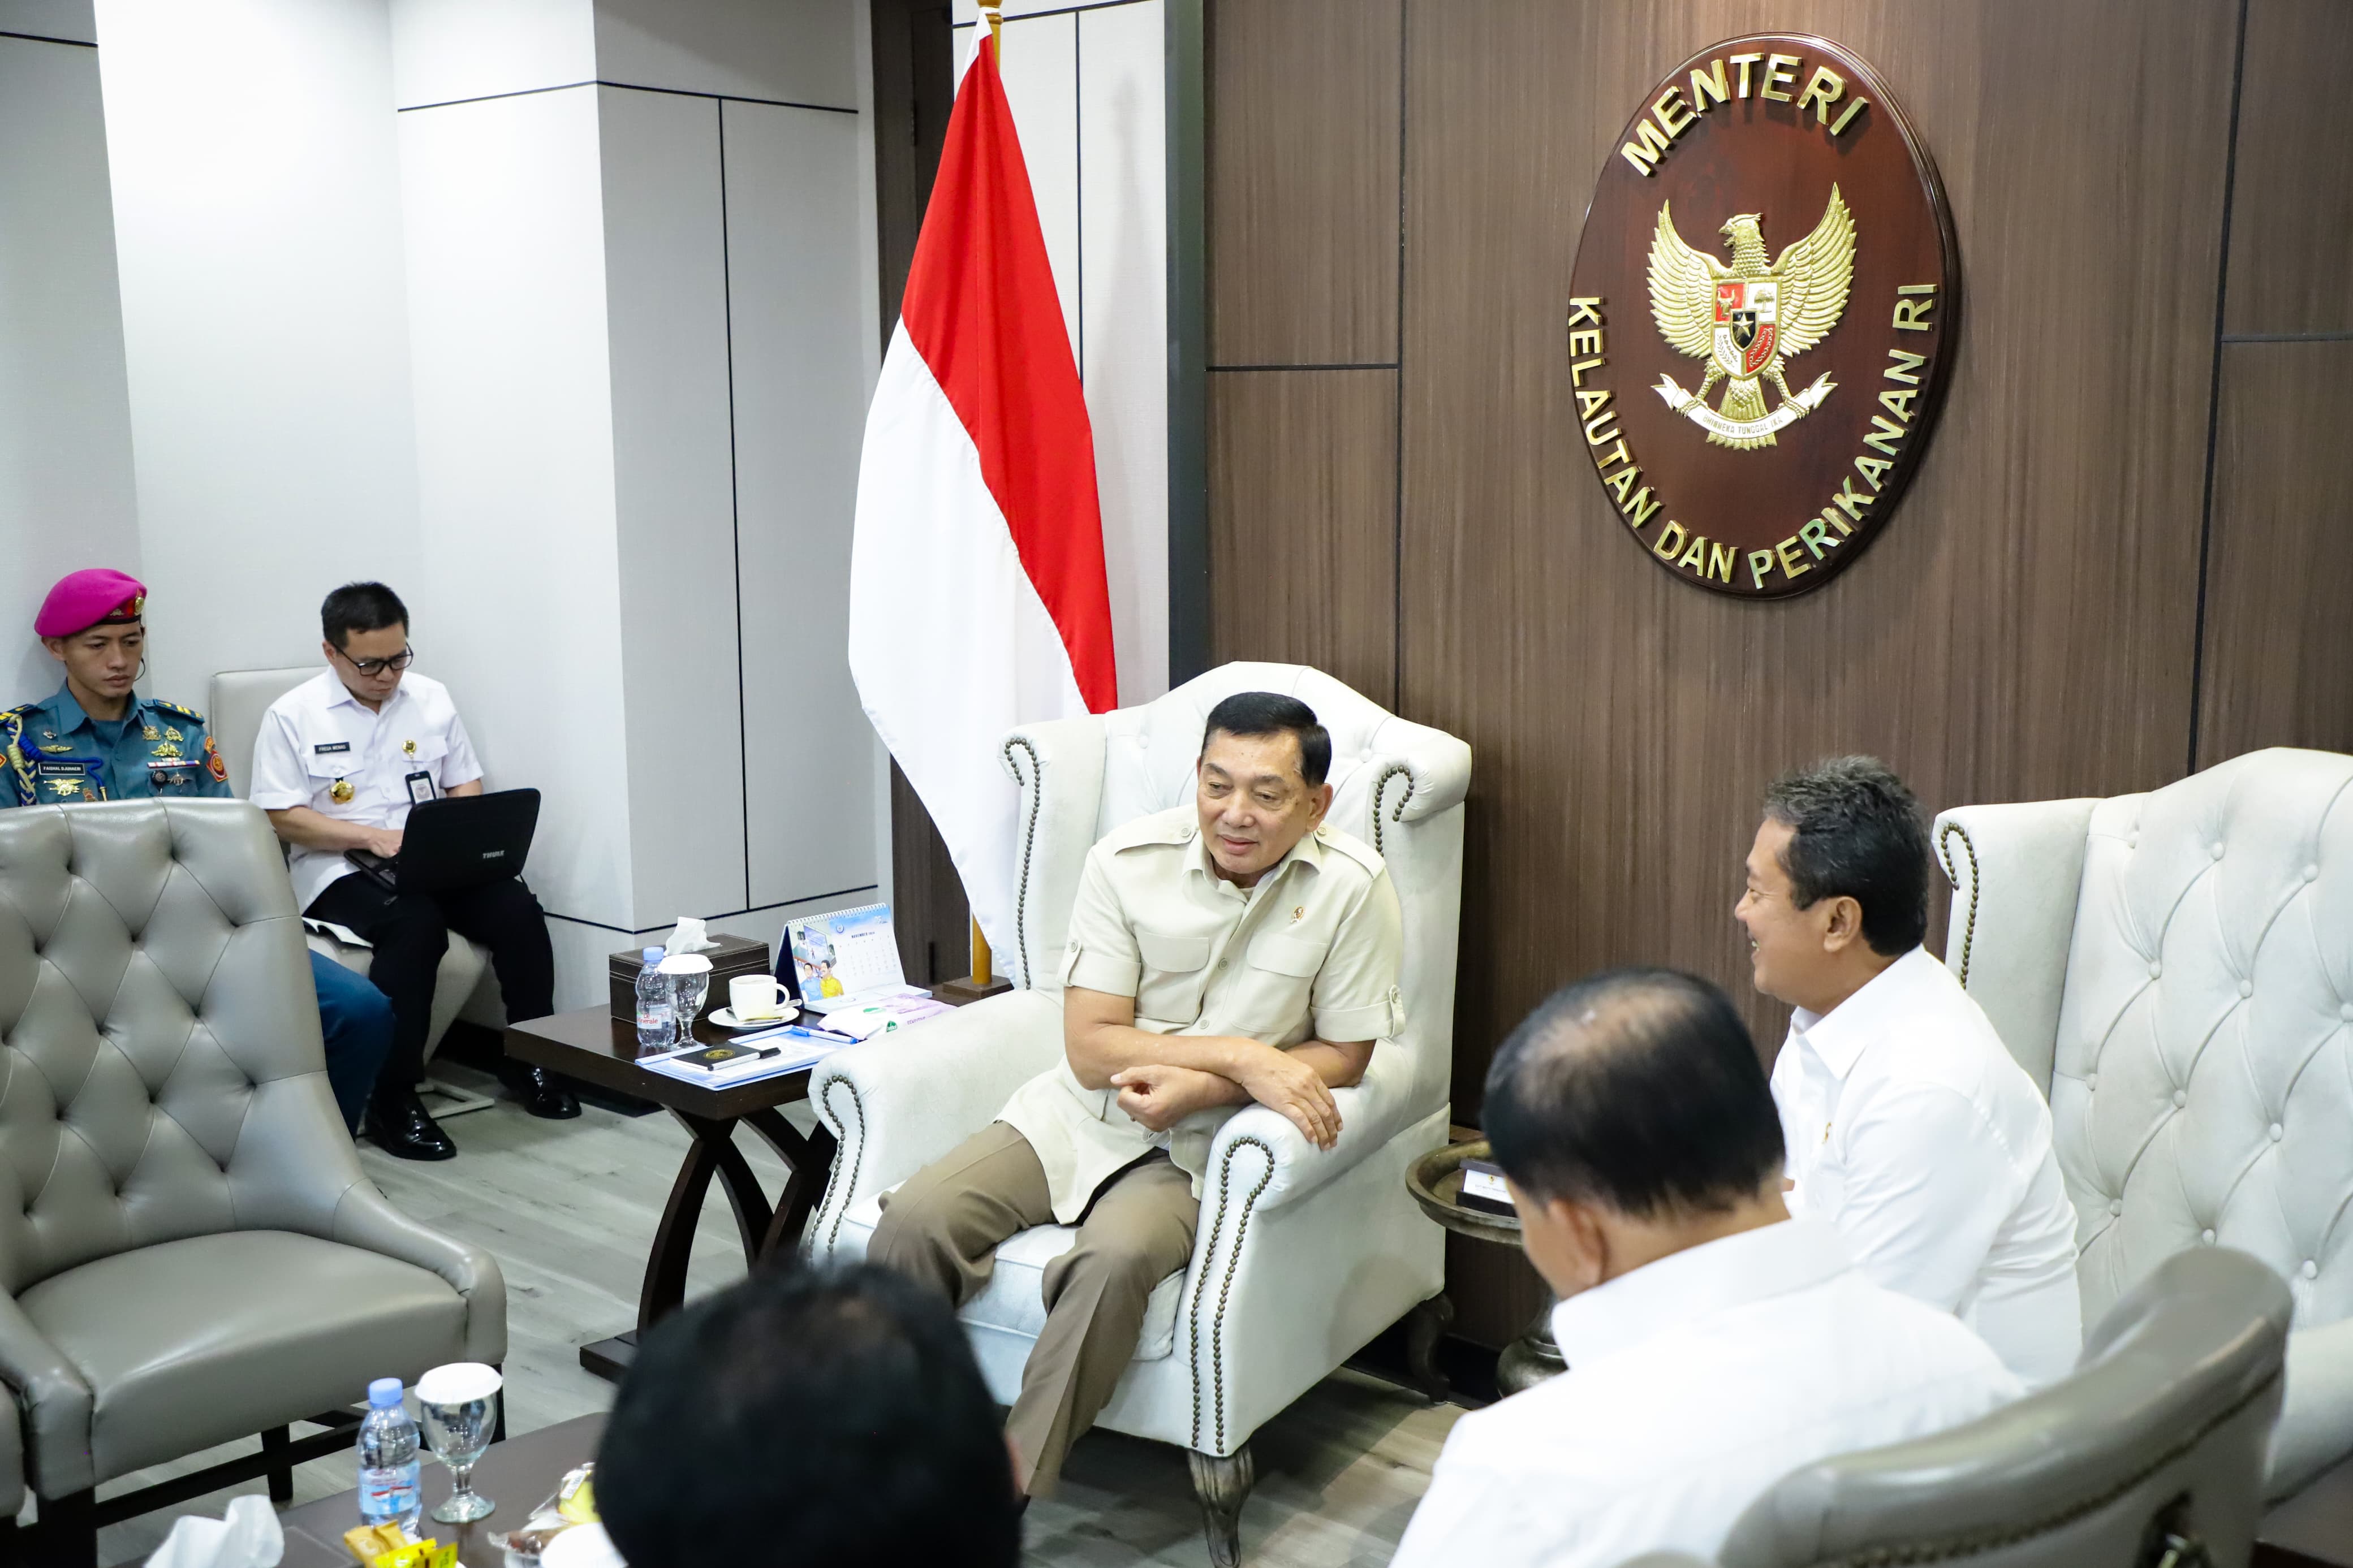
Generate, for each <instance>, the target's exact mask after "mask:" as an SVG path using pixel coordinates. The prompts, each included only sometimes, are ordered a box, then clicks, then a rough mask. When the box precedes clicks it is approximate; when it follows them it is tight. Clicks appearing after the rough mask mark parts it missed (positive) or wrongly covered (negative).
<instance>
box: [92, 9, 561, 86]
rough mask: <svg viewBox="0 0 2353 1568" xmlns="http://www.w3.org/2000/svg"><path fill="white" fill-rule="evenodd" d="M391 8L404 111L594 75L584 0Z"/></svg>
mask: <svg viewBox="0 0 2353 1568" xmlns="http://www.w3.org/2000/svg"><path fill="white" fill-rule="evenodd" d="M110 3H111V0H110ZM390 8H391V14H392V47H393V62H394V64H393V92H394V100H395V101H396V103H398V104H399V105H400V106H401V107H402V108H404V109H406V108H410V107H413V106H415V105H417V104H426V103H449V102H453V101H455V100H460V99H468V98H488V97H490V96H491V94H493V93H501V92H530V91H533V90H535V89H542V88H550V87H565V86H570V85H572V84H575V83H577V82H584V81H588V80H592V79H594V78H595V77H596V18H595V16H594V15H593V14H592V12H591V9H590V5H589V0H390Z"/></svg>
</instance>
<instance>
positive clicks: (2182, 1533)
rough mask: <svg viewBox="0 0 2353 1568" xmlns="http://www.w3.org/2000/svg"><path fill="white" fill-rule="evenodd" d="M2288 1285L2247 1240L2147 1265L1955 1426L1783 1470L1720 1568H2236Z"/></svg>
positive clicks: (2242, 1554)
mask: <svg viewBox="0 0 2353 1568" xmlns="http://www.w3.org/2000/svg"><path fill="white" fill-rule="evenodd" d="M2287 1324H2288V1292H2287V1287H2286V1285H2285V1284H2284V1283H2283V1282H2282V1281H2281V1279H2280V1278H2279V1276H2278V1275H2276V1274H2274V1273H2273V1272H2271V1271H2270V1270H2269V1269H2267V1268H2264V1267H2263V1264H2262V1263H2260V1262H2258V1261H2257V1260H2256V1259H2254V1258H2250V1257H2248V1256H2247V1255H2246V1254H2245V1253H2243V1252H2234V1251H2232V1250H2231V1249H2229V1248H2228V1247H2201V1248H2200V1249H2199V1250H2197V1251H2195V1252H2184V1253H2176V1254H2175V1255H2174V1256H2173V1257H2171V1258H2167V1259H2166V1260H2165V1261H2164V1262H2163V1263H2161V1264H2159V1265H2158V1267H2157V1268H2156V1269H2155V1270H2153V1271H2152V1272H2151V1273H2150V1274H2149V1275H2148V1277H2147V1279H2143V1280H2142V1281H2141V1282H2140V1283H2139V1285H2138V1286H2137V1287H2136V1288H2135V1289H2132V1290H2131V1291H2129V1292H2128V1293H2126V1295H2125V1296H2124V1297H2123V1298H2122V1299H2121V1300H2118V1301H2117V1302H2116V1305H2115V1306H2114V1307H2112V1308H2110V1309H2109V1310H2108V1312H2107V1314H2106V1315H2105V1317H2103V1318H2102V1319H2101V1320H2100V1322H2099V1324H2098V1326H2097V1327H2095V1328H2094V1330H2093V1331H2092V1333H2091V1337H2090V1339H2089V1341H2088V1342H2086V1343H2085V1344H2084V1355H2083V1359H2082V1360H2081V1361H2079V1362H2078V1363H2076V1365H2075V1370H2074V1372H2073V1373H2072V1374H2070V1375H2069V1376H2068V1377H2067V1378H2066V1379H2065V1381H2063V1382H2061V1383H2058V1384H2053V1385H2052V1386H2051V1387H2049V1388H2046V1389H2042V1390H2041V1391H2039V1392H2037V1393H2035V1394H2030V1395H2028V1396H2027V1397H2026V1398H2024V1399H2021V1400H2020V1401H2018V1402H2017V1403H2016V1404H2014V1405H2009V1406H2006V1407H2005V1408H2003V1409H2000V1410H1997V1411H1995V1412H1993V1413H1992V1414H1991V1415H1985V1416H1981V1417H1979V1418H1978V1420H1975V1421H1972V1422H1970V1423H1968V1425H1967V1426H1957V1427H1954V1428H1953V1429H1952V1430H1950V1431H1947V1432H1939V1433H1936V1435H1934V1436H1927V1437H1920V1438H1915V1439H1914V1440H1913V1441H1911V1442H1908V1443H1898V1444H1895V1445H1894V1446H1893V1447H1884V1448H1872V1449H1867V1450H1865V1451H1864V1452H1862V1453H1858V1454H1842V1455H1839V1456H1837V1457H1835V1458H1827V1459H1823V1460H1820V1461H1819V1462H1817V1463H1815V1464H1811V1465H1808V1466H1806V1467H1804V1468H1801V1469H1798V1470H1795V1471H1793V1472H1791V1473H1790V1474H1788V1475H1787V1476H1785V1477H1783V1478H1782V1479H1780V1480H1778V1481H1776V1482H1775V1483H1774V1484H1773V1485H1772V1486H1771V1487H1770V1488H1768V1489H1767V1490H1766V1492H1765V1495H1764V1496H1762V1497H1760V1498H1758V1499H1757V1500H1756V1501H1755V1502H1753V1503H1751V1504H1749V1505H1748V1508H1747V1509H1746V1510H1745V1511H1744V1512H1743V1513H1742V1514H1741V1516H1740V1518H1739V1519H1738V1521H1736V1522H1735V1523H1734V1524H1733V1527H1732V1530H1731V1532H1730V1533H1729V1534H1728V1535H1727V1536H1726V1537H1725V1542H1724V1546H1723V1549H1722V1551H1721V1552H1718V1553H1717V1555H1718V1557H1719V1558H1720V1560H1721V1561H1722V1563H1724V1568H1852V1565H1853V1564H1857V1563H1911V1564H1922V1565H1925V1564H1929V1563H1953V1564H1956V1565H1957V1568H1962V1565H1965V1568H2126V1565H2128V1564H2154V1563H2158V1562H2160V1561H2162V1562H2166V1563H2182V1564H2189V1563H2203V1564H2206V1565H2207V1568H2243V1565H2244V1564H2245V1563H2246V1562H2247V1560H2248V1557H2249V1554H2250V1552H2251V1549H2252V1547H2253V1542H2254V1535H2255V1520H2256V1516H2257V1515H2258V1514H2259V1513H2260V1512H2261V1511H2262V1505H2261V1502H2260V1498H2261V1496H2262V1488H2261V1482H2262V1479H2263V1445H2264V1440H2265V1438H2267V1437H2268V1436H2270V1433H2271V1430H2272V1423H2273V1421H2274V1419H2275V1418H2276V1417H2277V1416H2278V1415H2279V1408H2280V1367H2281V1362H2282V1360H2283V1357H2284V1347H2285V1342H2286V1340H2287Z"/></svg>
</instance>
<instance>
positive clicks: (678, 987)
mask: <svg viewBox="0 0 2353 1568" xmlns="http://www.w3.org/2000/svg"><path fill="white" fill-rule="evenodd" d="M710 989H711V966H710V964H709V963H704V965H703V966H702V968H701V969H698V970H695V971H693V972H692V973H679V974H672V975H671V976H670V1011H671V1013H672V1014H673V1016H675V1018H676V1020H677V1023H678V1044H680V1045H681V1046H691V1045H692V1044H694V1016H695V1015H696V1014H697V1013H700V1012H702V998H703V995H704V994H705V993H706V992H708V991H709V990H710Z"/></svg>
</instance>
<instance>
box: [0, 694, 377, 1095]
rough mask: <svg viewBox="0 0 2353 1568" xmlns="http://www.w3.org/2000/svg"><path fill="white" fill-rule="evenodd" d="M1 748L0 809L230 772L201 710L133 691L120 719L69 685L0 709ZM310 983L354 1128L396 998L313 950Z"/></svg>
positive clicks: (152, 790)
mask: <svg viewBox="0 0 2353 1568" xmlns="http://www.w3.org/2000/svg"><path fill="white" fill-rule="evenodd" d="M0 755H5V759H6V767H7V773H8V785H7V787H6V788H5V789H0V806H11V805H80V804H82V803H84V802H88V801H98V800H146V799H150V798H162V799H173V798H179V799H188V798H194V797H207V798H216V799H226V798H227V797H228V795H229V787H228V770H227V768H226V767H225V766H223V765H222V763H221V760H220V753H219V752H216V751H215V750H214V749H213V741H212V736H211V735H210V734H209V733H207V732H206V728H205V720H204V715H203V714H201V713H198V712H196V711H195V710H193V709H188V708H183V707H181V706H180V705H179V704H178V703H176V702H158V701H156V700H154V699H153V698H142V697H140V696H139V695H137V694H136V693H133V694H132V699H131V706H130V707H129V709H128V710H125V712H124V714H123V717H122V718H121V719H120V720H104V719H93V718H91V717H90V715H89V714H88V713H87V712H85V711H83V710H82V705H81V704H80V703H79V702H78V701H76V700H74V695H73V692H72V690H71V689H69V688H67V687H63V686H60V687H59V688H58V690H57V695H55V696H54V697H51V698H49V699H48V700H47V701H44V702H28V703H26V705H25V706H24V707H22V708H13V709H10V710H8V711H7V712H5V713H0ZM311 984H312V985H313V987H314V988H315V989H316V990H317V991H318V994H319V1032H320V1035H321V1037H322V1040H323V1043H324V1045H325V1047H326V1056H327V1081H328V1083H329V1085H331V1086H332V1089H334V1094H335V1105H336V1108H337V1109H338V1110H341V1111H342V1112H343V1121H344V1122H345V1124H346V1125H348V1126H352V1127H354V1128H355V1127H357V1126H358V1125H359V1118H360V1111H361V1110H362V1109H364V1107H365V1106H366V1104H367V1099H368V1094H369V1092H370V1090H372V1089H374V1088H375V1079H376V1073H377V1071H378V1070H379V1069H380V1068H382V1067H383V1066H384V1059H385V1056H386V1055H388V1054H389V1053H390V1052H391V1050H392V1038H393V1017H392V1003H391V1002H390V1001H389V1000H387V999H386V998H385V994H384V993H383V992H381V991H379V990H377V989H376V988H375V986H374V985H372V984H369V983H368V981H367V979H366V977H365V976H364V975H359V974H354V973H352V972H351V971H350V970H348V969H345V968H344V967H343V965H342V964H340V963H336V962H335V961H334V960H332V959H331V958H326V957H322V955H320V954H319V953H316V952H313V953H311Z"/></svg>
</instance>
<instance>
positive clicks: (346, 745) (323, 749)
mask: <svg viewBox="0 0 2353 1568" xmlns="http://www.w3.org/2000/svg"><path fill="white" fill-rule="evenodd" d="M351 749H352V743H351V742H349V741H322V742H319V743H318V744H317V745H315V746H313V747H311V752H313V753H314V754H316V755H318V756H322V757H324V756H330V755H332V754H333V753H334V752H348V751H350V750H351Z"/></svg>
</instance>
